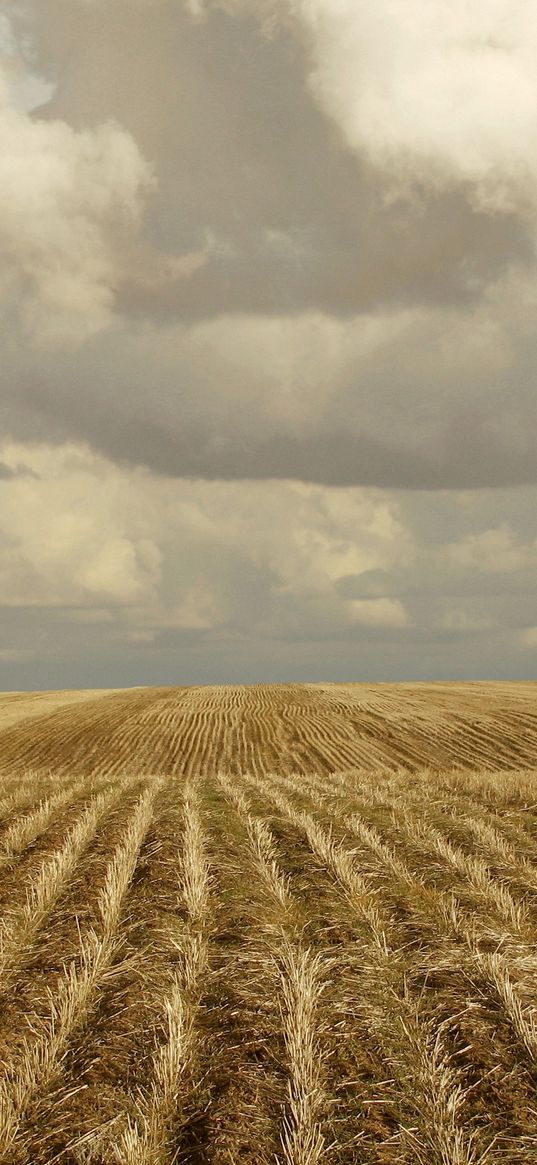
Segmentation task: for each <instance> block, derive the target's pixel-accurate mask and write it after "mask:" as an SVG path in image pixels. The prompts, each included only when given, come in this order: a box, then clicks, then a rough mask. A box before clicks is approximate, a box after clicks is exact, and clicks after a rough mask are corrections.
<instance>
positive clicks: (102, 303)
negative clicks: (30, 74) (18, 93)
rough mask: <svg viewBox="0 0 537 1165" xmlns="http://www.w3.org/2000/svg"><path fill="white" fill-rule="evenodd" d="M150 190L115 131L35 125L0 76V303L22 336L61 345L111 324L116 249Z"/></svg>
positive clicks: (132, 151) (127, 143)
mask: <svg viewBox="0 0 537 1165" xmlns="http://www.w3.org/2000/svg"><path fill="white" fill-rule="evenodd" d="M149 183H150V172H149V168H148V166H147V164H146V163H145V162H144V160H143V158H142V156H141V154H140V151H139V149H138V147H137V145H136V143H135V141H134V140H133V138H132V136H131V135H130V134H129V133H127V132H126V131H125V130H123V129H122V128H121V127H120V126H118V125H117V124H115V123H114V122H112V121H110V122H108V123H106V124H102V125H100V126H97V127H96V128H95V129H92V130H81V131H75V130H73V129H72V128H71V127H70V126H69V125H68V124H67V123H66V122H65V121H60V120H55V121H48V122H43V121H38V120H36V119H35V118H33V117H32V116H31V115H29V114H28V113H27V112H26V111H25V110H23V109H21V108H18V107H17V105H16V104H14V102H13V97H12V92H11V89H10V86H9V85H8V82H7V80H6V78H5V76H2V75H1V74H0V254H1V255H2V267H1V275H0V298H1V299H2V300H3V301H4V304H5V305H7V307H8V310H10V311H11V312H12V313H13V314H14V316H15V318H17V317H18V318H19V320H20V322H21V324H22V326H23V328H24V330H25V331H27V332H29V333H30V334H31V335H32V336H33V337H34V338H37V339H38V340H39V341H44V342H47V341H51V340H52V341H55V342H60V343H64V342H65V341H66V340H69V339H72V338H75V339H80V338H83V337H84V336H86V335H88V334H90V333H92V332H95V331H98V330H99V329H100V328H102V327H105V326H106V325H107V324H108V323H109V322H110V319H111V316H112V313H113V309H114V302H115V289H116V284H117V281H118V278H119V260H118V254H119V244H120V241H121V239H122V237H124V236H125V235H126V234H128V232H129V231H134V232H135V231H136V229H137V227H138V224H139V220H140V214H141V210H142V206H143V201H144V196H145V193H146V191H147V188H148V185H149Z"/></svg>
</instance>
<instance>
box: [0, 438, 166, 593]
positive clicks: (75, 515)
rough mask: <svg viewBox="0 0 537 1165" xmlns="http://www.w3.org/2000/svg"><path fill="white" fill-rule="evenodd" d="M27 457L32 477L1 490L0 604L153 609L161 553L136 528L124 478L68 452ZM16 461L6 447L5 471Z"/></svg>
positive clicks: (36, 451)
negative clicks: (149, 606) (145, 605)
mask: <svg viewBox="0 0 537 1165" xmlns="http://www.w3.org/2000/svg"><path fill="white" fill-rule="evenodd" d="M25 452H26V453H27V454H28V464H29V465H30V466H31V468H32V469H33V471H34V473H35V474H36V476H35V477H31V478H29V477H16V478H13V479H11V480H7V481H5V482H3V483H2V486H3V494H2V509H1V513H0V547H1V552H0V604H2V605H7V606H33V605H37V606H47V605H50V606H55V607H61V606H64V605H75V604H82V605H88V606H91V605H93V606H98V605H102V604H103V603H106V602H109V603H111V604H120V605H121V604H132V603H139V602H140V601H141V600H145V601H146V602H147V601H150V600H151V598H152V597H154V595H155V594H156V588H157V586H158V582H159V578H160V552H159V550H158V547H157V545H156V544H155V542H154V541H153V539H152V538H151V537H150V533H149V529H148V528H147V527H146V526H145V524H144V521H143V519H142V520H141V521H140V522H137V521H136V520H135V517H134V513H133V511H132V510H131V507H130V504H129V500H128V498H127V496H126V489H125V479H124V477H123V475H122V474H121V471H119V470H116V469H115V468H114V466H112V465H109V464H106V463H103V462H102V461H101V460H100V459H99V458H94V457H93V456H92V454H90V453H85V452H84V451H83V450H77V449H76V448H74V447H70V446H67V447H65V448H64V449H63V450H55V449H50V448H47V447H41V448H33V449H32V448H28V449H25ZM18 459H19V457H18V453H17V447H16V446H8V447H6V449H5V450H4V461H5V463H6V464H7V465H8V466H9V465H10V464H12V463H15V462H16V461H17V460H18Z"/></svg>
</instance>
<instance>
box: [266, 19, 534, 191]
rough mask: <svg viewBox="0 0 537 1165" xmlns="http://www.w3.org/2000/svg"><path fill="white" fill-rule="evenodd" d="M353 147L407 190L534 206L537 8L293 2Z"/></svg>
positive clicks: (325, 98)
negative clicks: (462, 187)
mask: <svg viewBox="0 0 537 1165" xmlns="http://www.w3.org/2000/svg"><path fill="white" fill-rule="evenodd" d="M289 2H290V6H291V9H292V10H293V11H294V12H295V13H296V14H297V15H298V16H299V17H300V19H301V20H302V21H303V23H304V24H305V26H306V27H307V30H308V32H309V34H310V43H311V51H312V54H313V62H314V64H313V70H312V74H311V85H312V88H313V90H314V92H315V94H316V95H317V98H318V100H319V102H320V103H321V104H322V106H323V107H324V109H325V110H326V112H327V113H328V114H329V115H330V116H331V117H332V118H333V119H334V120H335V121H336V122H337V124H338V125H339V126H340V128H341V130H342V132H343V134H344V136H345V138H346V140H347V142H348V144H349V146H350V147H351V148H353V149H355V150H357V151H359V152H360V153H363V154H365V155H367V156H368V157H369V158H370V159H371V160H372V161H373V162H374V163H375V164H376V165H378V166H381V167H383V168H385V169H387V170H389V171H391V172H392V174H393V175H394V177H396V178H397V180H399V181H401V182H403V183H405V182H406V181H407V180H410V181H412V180H413V179H415V178H418V179H419V180H421V181H424V182H425V183H432V184H439V185H442V184H446V183H447V184H449V183H451V182H453V181H456V182H457V181H463V182H467V183H468V184H469V185H470V187H471V188H472V190H473V196H474V199H475V201H476V203H479V204H481V205H487V206H491V207H499V208H510V207H512V206H516V207H520V206H525V205H527V204H528V203H531V204H532V205H534V204H535V180H536V178H537V87H536V85H535V74H536V71H537V10H536V8H535V6H534V5H533V4H531V3H528V2H527V0H473V3H471V4H468V3H467V2H466V0H433V2H431V0H376V2H375V3H371V2H370V0H289Z"/></svg>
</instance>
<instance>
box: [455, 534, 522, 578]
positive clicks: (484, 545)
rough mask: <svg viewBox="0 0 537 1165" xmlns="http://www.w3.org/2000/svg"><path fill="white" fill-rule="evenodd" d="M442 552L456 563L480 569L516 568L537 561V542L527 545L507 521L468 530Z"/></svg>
mask: <svg viewBox="0 0 537 1165" xmlns="http://www.w3.org/2000/svg"><path fill="white" fill-rule="evenodd" d="M442 556H443V558H444V559H445V561H447V562H451V563H453V564H454V565H455V566H462V567H466V568H468V569H472V570H478V571H489V572H490V571H492V572H499V573H504V572H509V573H510V572H513V571H519V570H521V569H523V568H524V567H526V566H528V565H530V564H532V563H533V564H537V547H536V546H535V544H530V545H524V543H523V542H521V541H520V539H518V538H517V536H516V535H515V533H514V531H513V530H511V529H510V527H509V526H508V525H506V524H503V525H501V526H496V527H494V528H492V529H490V530H482V531H480V532H479V533H475V534H467V535H466V537H465V538H463V539H462V540H461V541H460V542H453V543H450V544H449V545H447V546H445V547H444V548H443V551H442Z"/></svg>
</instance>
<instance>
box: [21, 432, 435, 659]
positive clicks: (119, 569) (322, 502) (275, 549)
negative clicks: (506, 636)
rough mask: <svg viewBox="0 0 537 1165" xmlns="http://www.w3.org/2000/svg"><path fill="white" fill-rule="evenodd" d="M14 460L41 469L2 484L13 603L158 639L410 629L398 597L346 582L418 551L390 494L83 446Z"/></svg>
mask: <svg viewBox="0 0 537 1165" xmlns="http://www.w3.org/2000/svg"><path fill="white" fill-rule="evenodd" d="M1 458H2V461H3V462H4V463H5V465H6V466H8V467H11V466H15V465H16V464H18V463H20V462H21V461H24V463H25V464H26V465H28V466H29V468H30V469H31V470H32V471H33V474H34V476H25V477H12V478H7V479H6V480H4V481H2V482H1V483H0V490H1V491H3V492H2V495H1V501H2V506H1V508H0V606H2V605H4V606H12V607H15V606H21V605H22V606H34V605H35V606H47V605H50V606H54V607H62V606H67V607H69V606H71V607H80V608H86V609H88V610H93V611H95V616H94V617H95V619H96V620H97V622H99V623H103V624H106V621H107V618H106V611H107V608H110V609H111V610H112V611H114V613H115V614H114V618H115V619H116V620H117V619H120V620H121V621H122V625H124V626H125V628H126V630H127V631H128V633H129V635H130V632H131V631H133V630H140V631H141V632H143V633H144V635H145V633H146V632H147V634H148V635H150V636H151V635H152V633H153V632H154V631H155V630H158V629H163V628H170V629H176V630H183V631H208V630H211V629H215V628H218V627H224V626H226V625H233V626H234V627H235V628H242V629H243V630H244V631H245V632H248V633H249V632H250V631H251V630H252V629H253V630H255V629H256V627H257V628H258V629H259V628H262V630H263V633H264V634H266V633H270V634H276V635H278V634H281V632H282V628H285V631H286V633H287V634H289V635H290V636H291V637H292V636H293V634H296V633H299V632H300V634H304V633H307V634H309V635H311V636H312V638H313V639H315V638H316V636H317V634H318V629H319V628H320V627H322V630H323V634H326V633H328V632H330V631H332V632H333V633H339V632H340V631H341V630H342V629H344V628H345V627H350V628H352V627H354V626H358V625H365V626H369V627H389V626H392V627H395V626H403V625H404V624H405V623H406V615H405V612H404V610H403V608H402V606H401V605H400V603H399V602H398V601H397V600H392V599H380V600H378V601H376V600H374V601H372V602H363V603H359V602H358V603H352V602H349V601H348V600H347V599H346V598H344V597H342V596H341V595H340V593H339V590H338V585H337V584H338V582H339V580H340V579H341V578H343V577H345V576H346V575H349V574H351V575H352V574H354V573H357V572H359V571H361V570H368V569H375V568H380V569H397V566H398V564H400V563H403V562H405V563H406V562H409V561H410V560H411V558H412V553H413V550H412V538H411V536H410V534H409V532H408V530H407V529H406V528H405V526H404V524H403V523H402V521H401V519H400V517H399V514H398V506H397V503H396V502H395V501H394V500H393V499H390V498H388V497H386V495H383V494H381V493H380V492H377V491H372V490H361V489H348V490H330V489H326V488H322V487H319V486H310V485H301V484H298V483H295V482H287V481H276V482H240V483H239V482H221V481H220V482H218V481H217V482H190V481H183V480H169V479H161V478H155V477H151V476H150V475H148V474H147V473H145V472H143V471H140V470H136V469H127V468H118V467H117V466H115V465H114V464H113V463H111V462H109V461H107V460H106V459H105V458H101V457H98V456H96V455H95V454H93V453H91V452H90V451H89V450H87V449H85V448H84V447H82V446H75V445H65V446H63V447H60V448H51V447H48V446H20V445H15V444H11V445H6V446H5V447H4V448H3V449H2V450H1ZM122 612H123V613H122ZM76 620H77V621H79V622H84V621H87V619H86V616H85V615H84V613H83V611H82V612H79V613H77V615H76ZM131 641H132V638H131Z"/></svg>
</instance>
